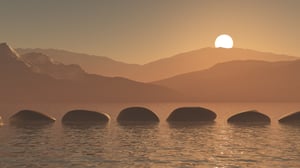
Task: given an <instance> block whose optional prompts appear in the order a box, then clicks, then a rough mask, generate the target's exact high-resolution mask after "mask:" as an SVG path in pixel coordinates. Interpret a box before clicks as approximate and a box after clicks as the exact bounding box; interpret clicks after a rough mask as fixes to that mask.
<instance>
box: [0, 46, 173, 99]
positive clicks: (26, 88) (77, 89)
mask: <svg viewBox="0 0 300 168" xmlns="http://www.w3.org/2000/svg"><path fill="white" fill-rule="evenodd" d="M26 57H27V56H26ZM28 57H29V56H28ZM32 57H33V58H35V59H32V60H31V62H30V61H28V60H29V59H28V58H27V60H25V59H26V58H23V57H20V56H19V55H18V54H17V53H16V52H15V51H14V50H13V49H12V48H11V47H9V46H8V45H7V44H6V43H2V44H0V79H1V87H0V93H1V94H0V101H1V102H34V103H37V102H40V101H44V102H53V101H54V102H103V101H113V102H116V101H122V102H127V101H170V100H176V99H177V98H178V94H177V93H176V92H174V91H171V90H170V89H166V88H163V87H161V86H156V85H153V84H145V83H140V82H135V81H131V80H128V79H125V78H110V77H103V76H99V75H90V74H87V73H84V72H80V73H82V76H81V77H80V78H78V79H76V80H73V79H72V80H69V79H65V78H64V79H55V78H53V77H52V75H51V73H52V70H53V68H54V69H55V68H57V67H56V66H57V65H50V64H51V63H52V62H51V60H48V59H47V57H45V56H43V55H34V54H33V56H32ZM40 64H41V65H43V64H44V65H46V66H45V67H46V68H45V69H43V68H42V67H43V66H40ZM39 66H40V67H39ZM48 66H49V67H51V68H49V67H48ZM59 66H62V67H63V68H61V69H62V70H63V69H68V70H69V71H72V69H71V70H70V69H69V68H70V67H69V66H65V65H59ZM35 68H41V69H39V70H40V72H39V71H37V70H36V69H35ZM49 69H50V70H51V71H49ZM73 70H74V69H73ZM75 71H77V72H78V68H75ZM49 72H51V73H49ZM55 72H56V70H55ZM48 73H49V74H48ZM56 73H57V72H56ZM62 73H64V72H62Z"/></svg>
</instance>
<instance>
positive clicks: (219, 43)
mask: <svg viewBox="0 0 300 168" xmlns="http://www.w3.org/2000/svg"><path fill="white" fill-rule="evenodd" d="M215 47H216V48H232V47H233V40H232V38H231V37H230V36H229V35H227V34H221V35H219V36H218V37H217V38H216V41H215Z"/></svg>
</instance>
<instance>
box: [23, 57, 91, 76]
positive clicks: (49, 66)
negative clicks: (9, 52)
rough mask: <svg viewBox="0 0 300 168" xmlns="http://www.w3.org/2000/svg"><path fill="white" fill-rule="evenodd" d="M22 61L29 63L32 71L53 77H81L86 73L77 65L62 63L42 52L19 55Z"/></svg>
mask: <svg viewBox="0 0 300 168" xmlns="http://www.w3.org/2000/svg"><path fill="white" fill-rule="evenodd" d="M21 57H22V59H23V61H24V62H26V63H27V64H29V65H31V69H32V71H33V72H36V73H40V74H46V75H49V76H51V77H53V78H55V79H70V80H79V79H82V78H83V77H84V76H85V75H87V73H86V72H85V71H84V70H83V69H81V67H80V66H79V65H75V64H70V65H64V64H62V63H59V62H57V61H54V60H53V59H52V58H50V57H48V56H47V55H44V54H42V53H27V54H24V55H22V56H21Z"/></svg>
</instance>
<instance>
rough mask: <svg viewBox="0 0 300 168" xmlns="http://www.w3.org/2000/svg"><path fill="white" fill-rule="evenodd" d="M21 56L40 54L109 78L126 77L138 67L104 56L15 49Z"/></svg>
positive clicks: (53, 50)
mask: <svg viewBox="0 0 300 168" xmlns="http://www.w3.org/2000/svg"><path fill="white" fill-rule="evenodd" d="M16 50H17V51H18V52H19V53H20V54H21V55H24V54H26V53H42V54H44V55H47V56H49V57H50V58H51V59H53V60H55V61H58V62H60V63H63V64H65V65H69V64H76V65H80V66H81V67H82V68H83V69H84V70H85V71H86V72H88V73H89V74H98V75H103V76H109V77H128V76H129V74H132V73H134V72H135V71H136V70H137V69H138V68H139V67H140V65H137V64H127V63H123V62H120V61H115V60H113V59H110V58H108V57H104V56H94V55H88V54H81V53H75V52H70V51H65V50H58V49H39V48H36V49H29V48H28V49H21V48H19V49H16Z"/></svg>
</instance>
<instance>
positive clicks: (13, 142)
mask: <svg viewBox="0 0 300 168" xmlns="http://www.w3.org/2000/svg"><path fill="white" fill-rule="evenodd" d="M133 105H138V106H144V107H148V108H149V109H151V110H153V111H154V112H156V113H157V114H158V116H159V117H160V119H161V122H160V123H159V124H157V125H135V126H133V125H131V126H130V125H127V126H122V125H118V124H117V123H116V122H115V118H116V116H117V114H118V113H119V111H120V110H122V109H123V108H125V107H129V106H133ZM182 106H202V107H206V108H209V109H211V110H213V111H215V112H216V113H217V115H218V118H217V120H216V123H215V124H203V125H175V126H174V125H169V124H168V123H166V122H165V119H166V118H167V116H168V115H169V114H170V112H171V111H172V110H174V109H175V108H177V107H182ZM78 108H80V109H89V110H97V111H102V112H106V113H108V114H110V115H111V116H112V120H111V122H110V123H108V124H107V125H106V126H95V127H76V128H74V127H66V126H62V125H61V123H60V119H61V117H62V115H63V114H65V113H66V112H67V111H69V110H72V109H78ZM21 109H32V110H38V111H42V112H44V113H46V114H49V115H52V116H54V117H56V118H57V121H56V122H55V124H53V125H50V126H48V127H39V128H30V127H27V128H24V127H23V128H16V127H13V126H10V125H8V124H7V119H8V117H9V116H11V115H12V114H14V113H15V112H17V111H19V110H21ZM252 109H257V110H259V111H261V112H263V113H265V114H268V115H269V116H270V117H271V119H272V124H271V125H265V126H234V125H229V124H227V123H226V119H227V118H228V117H229V116H231V115H232V114H235V113H238V112H241V111H245V110H252ZM0 110H1V111H0V115H1V116H2V118H3V119H4V123H5V125H4V126H2V127H1V128H0V167H1V168H6V167H13V168H15V167H30V168H34V167H46V168H47V167H49V168H54V167H55V168H58V167H62V168H66V167H72V168H73V167H75V168H76V167H122V168H123V167H162V168H165V167H182V168H184V167H266V168H267V167H268V168H269V167H295V168H296V167H297V168H298V167H300V126H299V127H297V126H285V125H280V124H278V123H277V120H278V119H279V118H280V116H282V115H284V114H287V113H291V112H295V111H298V110H300V103H177V104H176V103H168V104H166V103H165V104H98V105H95V104H85V105H78V104H77V105H76V104H68V105H61V104H51V105H49V104H47V105H45V104H44V105H43V104H36V105H22V104H19V105H8V104H5V105H1V107H0Z"/></svg>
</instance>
